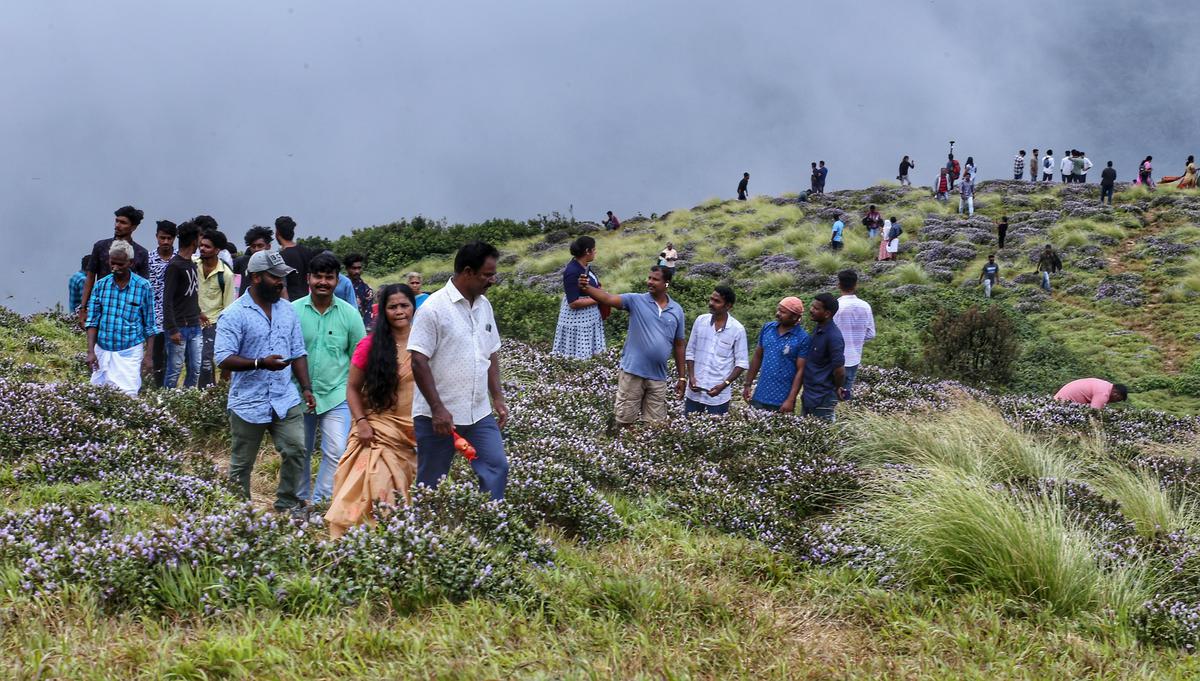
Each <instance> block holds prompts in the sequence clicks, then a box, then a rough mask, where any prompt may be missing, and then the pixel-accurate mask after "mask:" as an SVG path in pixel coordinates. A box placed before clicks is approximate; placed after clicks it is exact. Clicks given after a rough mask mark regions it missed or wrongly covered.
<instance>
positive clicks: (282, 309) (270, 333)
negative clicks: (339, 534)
mask: <svg viewBox="0 0 1200 681" xmlns="http://www.w3.org/2000/svg"><path fill="white" fill-rule="evenodd" d="M292 271H293V270H292V268H291V267H289V266H288V265H287V263H285V262H284V261H283V257H282V256H280V255H279V253H277V252H274V251H259V252H257V253H255V254H254V255H252V256H250V262H249V263H248V264H247V265H246V276H247V277H249V278H250V286H249V287H248V288H247V289H246V293H244V294H243V295H242V297H241V298H238V299H237V300H236V301H235V302H234V303H233V305H232V306H230V307H228V308H226V310H225V311H224V312H223V313H222V314H221V317H220V318H219V319H218V320H217V339H216V344H215V348H214V352H213V354H214V359H215V361H216V362H217V364H218V365H219V366H220V367H221V368H222V369H225V370H227V371H230V372H232V374H233V378H232V379H231V380H230V382H229V402H228V407H229V430H230V436H231V437H230V441H231V445H232V447H231V449H232V451H231V453H230V460H229V477H230V479H232V480H233V482H234V484H235V485H236V486H237V487H238V489H239V491H241V494H242V496H243V498H246V499H249V498H250V472H251V470H253V468H254V461H255V459H256V458H257V457H258V448H259V445H261V444H262V437H263V434H264V433H266V432H268V431H270V433H271V440H272V441H273V442H274V443H275V448H276V449H278V450H279V452H280V454H281V455H282V457H283V463H282V465H281V466H280V468H279V486H278V488H277V489H276V491H275V510H277V511H292V512H303V510H304V507H305V503H304V502H303V501H302V500H301V499H300V497H299V495H298V493H299V491H300V479H301V476H302V475H303V471H304V457H305V450H304V412H305V407H306V406H307V408H308V409H314V408H316V398H314V397H313V392H312V384H311V383H310V382H309V378H308V357H307V355H308V353H307V351H306V350H305V348H304V334H303V332H302V331H301V329H300V320H299V318H298V317H297V316H296V312H295V310H294V309H293V308H292V305H291V303H289V302H288V301H286V300H281V298H282V297H283V288H284V278H285V277H287V275H288V274H290V273H291V272H292ZM289 367H290V368H291V371H287V369H288V368H289ZM293 377H295V379H296V381H297V382H298V383H299V385H300V390H301V392H297V391H296V385H295V384H293V383H292V378H293ZM302 396H303V400H301V397H302Z"/></svg>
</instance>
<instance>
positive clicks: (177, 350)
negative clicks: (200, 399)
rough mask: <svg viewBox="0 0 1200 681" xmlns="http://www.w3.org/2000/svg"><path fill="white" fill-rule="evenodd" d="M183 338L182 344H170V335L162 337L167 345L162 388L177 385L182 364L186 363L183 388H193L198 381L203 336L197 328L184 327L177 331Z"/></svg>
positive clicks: (181, 371)
mask: <svg viewBox="0 0 1200 681" xmlns="http://www.w3.org/2000/svg"><path fill="white" fill-rule="evenodd" d="M179 335H180V336H182V337H183V342H182V343H173V342H171V336H170V334H164V335H163V342H165V343H166V344H167V373H166V376H165V377H164V378H163V386H164V387H167V388H174V387H176V386H177V385H178V384H179V375H180V374H181V373H183V365H184V362H187V377H186V378H184V379H183V387H185V388H195V387H196V384H197V383H198V382H199V381H200V351H201V349H202V348H203V347H204V335H203V334H202V333H201V331H200V327H199V326H185V327H181V328H180V329H179Z"/></svg>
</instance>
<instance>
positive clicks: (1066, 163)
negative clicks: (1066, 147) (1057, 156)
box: [1059, 151, 1072, 184]
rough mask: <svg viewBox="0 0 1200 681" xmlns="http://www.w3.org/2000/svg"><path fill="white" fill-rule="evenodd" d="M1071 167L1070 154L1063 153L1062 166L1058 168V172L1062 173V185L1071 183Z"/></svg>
mask: <svg viewBox="0 0 1200 681" xmlns="http://www.w3.org/2000/svg"><path fill="white" fill-rule="evenodd" d="M1071 165H1072V164H1071V154H1070V152H1066V151H1064V152H1063V158H1062V164H1061V165H1060V166H1059V170H1060V171H1061V172H1062V181H1063V184H1066V183H1067V182H1070V181H1071Z"/></svg>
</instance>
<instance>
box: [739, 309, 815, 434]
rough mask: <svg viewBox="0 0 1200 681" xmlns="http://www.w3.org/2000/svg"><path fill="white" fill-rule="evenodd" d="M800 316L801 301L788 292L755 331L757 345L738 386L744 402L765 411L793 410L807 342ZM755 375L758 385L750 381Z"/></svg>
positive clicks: (807, 347) (805, 356) (787, 411)
mask: <svg viewBox="0 0 1200 681" xmlns="http://www.w3.org/2000/svg"><path fill="white" fill-rule="evenodd" d="M803 316H804V302H803V301H801V300H800V299H799V298H796V297H795V296H788V297H787V298H784V299H783V300H781V301H779V305H778V306H776V308H775V321H773V322H767V323H766V324H764V325H763V327H762V330H761V331H759V333H758V347H757V348H755V350H754V358H753V359H751V360H750V370H749V371H747V372H746V383H745V387H743V388H742V398H743V399H745V400H746V402H748V403H750V404H751V405H753V406H755V407H758V408H759V409H765V410H767V411H781V412H784V413H786V414H790V413H792V412H794V411H795V410H796V395H797V394H798V393H799V392H800V381H801V377H802V376H803V375H804V363H805V361H806V360H807V358H808V350H809V347H810V346H811V341H810V339H809V337H808V333H807V332H805V331H804V329H803V328H802V327H801V326H800V319H801V317H803ZM760 374H761V375H760ZM755 378H757V379H758V385H755V384H754V379H755ZM752 388H753V390H752Z"/></svg>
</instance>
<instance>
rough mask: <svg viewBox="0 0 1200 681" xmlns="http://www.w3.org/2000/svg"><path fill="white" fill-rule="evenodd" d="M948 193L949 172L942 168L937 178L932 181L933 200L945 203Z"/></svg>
mask: <svg viewBox="0 0 1200 681" xmlns="http://www.w3.org/2000/svg"><path fill="white" fill-rule="evenodd" d="M949 193H950V171H948V170H946V169H945V168H942V169H941V171H939V172H938V176H937V177H936V178H934V180H933V198H935V199H937V200H938V201H945V200H946V195H947V194H949Z"/></svg>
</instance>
